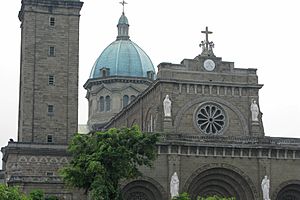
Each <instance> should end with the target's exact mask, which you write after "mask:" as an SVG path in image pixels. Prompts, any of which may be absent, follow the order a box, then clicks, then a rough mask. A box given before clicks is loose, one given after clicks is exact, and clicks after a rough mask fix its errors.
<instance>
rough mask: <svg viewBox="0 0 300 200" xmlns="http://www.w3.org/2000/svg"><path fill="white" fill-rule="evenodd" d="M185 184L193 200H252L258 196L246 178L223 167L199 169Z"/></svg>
mask: <svg viewBox="0 0 300 200" xmlns="http://www.w3.org/2000/svg"><path fill="white" fill-rule="evenodd" d="M187 184H188V185H187V186H186V188H185V191H187V192H188V193H189V194H190V195H191V197H192V199H193V200H194V199H197V197H198V196H201V197H205V196H213V195H219V196H223V197H235V198H236V200H253V199H256V197H257V196H258V194H256V192H255V191H253V190H255V189H254V185H253V184H252V182H251V181H250V179H249V178H248V177H247V180H246V178H245V177H244V176H242V175H241V174H240V173H238V172H237V171H234V170H232V169H228V168H224V167H213V168H208V169H199V170H197V172H196V173H194V174H193V175H192V176H191V177H190V179H189V181H188V182H187ZM250 185H251V186H250ZM254 193H255V194H254Z"/></svg>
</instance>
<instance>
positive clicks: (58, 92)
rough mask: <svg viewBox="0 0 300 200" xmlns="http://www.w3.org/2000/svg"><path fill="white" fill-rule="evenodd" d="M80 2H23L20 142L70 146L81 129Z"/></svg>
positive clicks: (48, 0) (25, 0) (29, 0)
mask: <svg viewBox="0 0 300 200" xmlns="http://www.w3.org/2000/svg"><path fill="white" fill-rule="evenodd" d="M82 4H83V3H82V2H79V0H68V1H67V0H64V1H63V0H60V1H52V0H43V1H42V0H35V1H33V0H23V1H22V7H21V10H20V12H19V19H20V21H21V66H20V99H19V123H18V124H19V125H18V126H19V131H18V140H19V141H20V142H30V143H59V144H66V143H67V141H68V140H69V139H70V138H71V137H72V135H73V134H74V133H75V132H77V118H78V117H77V115H78V114H77V111H78V109H77V108H78V105H77V104H78V60H79V59H78V58H79V55H78V53H79V17H80V14H79V12H80V9H81V7H82Z"/></svg>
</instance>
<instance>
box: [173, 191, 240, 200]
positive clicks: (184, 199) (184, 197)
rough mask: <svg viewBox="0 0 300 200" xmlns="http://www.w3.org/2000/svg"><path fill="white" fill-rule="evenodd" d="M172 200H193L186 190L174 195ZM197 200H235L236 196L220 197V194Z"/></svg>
mask: <svg viewBox="0 0 300 200" xmlns="http://www.w3.org/2000/svg"><path fill="white" fill-rule="evenodd" d="M172 200H191V198H190V197H189V194H188V193H186V192H184V193H182V194H180V195H179V196H177V197H174V198H173V199H172ZM197 200H235V198H233V197H230V198H226V197H220V196H216V195H215V196H207V197H198V198H197Z"/></svg>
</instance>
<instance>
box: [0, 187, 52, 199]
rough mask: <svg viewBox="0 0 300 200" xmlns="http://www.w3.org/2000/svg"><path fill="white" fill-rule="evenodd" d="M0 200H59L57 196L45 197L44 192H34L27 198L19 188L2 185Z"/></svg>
mask: <svg viewBox="0 0 300 200" xmlns="http://www.w3.org/2000/svg"><path fill="white" fill-rule="evenodd" d="M0 200H58V198H57V197H55V196H49V197H45V194H44V192H43V191H42V190H33V191H31V192H30V194H29V196H26V195H25V194H24V193H22V192H21V191H20V190H19V188H18V187H8V186H7V185H4V184H0Z"/></svg>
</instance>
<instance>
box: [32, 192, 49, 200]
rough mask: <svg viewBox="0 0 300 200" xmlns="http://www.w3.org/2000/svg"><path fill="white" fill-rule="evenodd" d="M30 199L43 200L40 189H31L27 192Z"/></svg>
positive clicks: (42, 193)
mask: <svg viewBox="0 0 300 200" xmlns="http://www.w3.org/2000/svg"><path fill="white" fill-rule="evenodd" d="M29 197H30V200H44V199H45V198H44V192H43V191H42V190H33V191H31V192H30V194H29Z"/></svg>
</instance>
